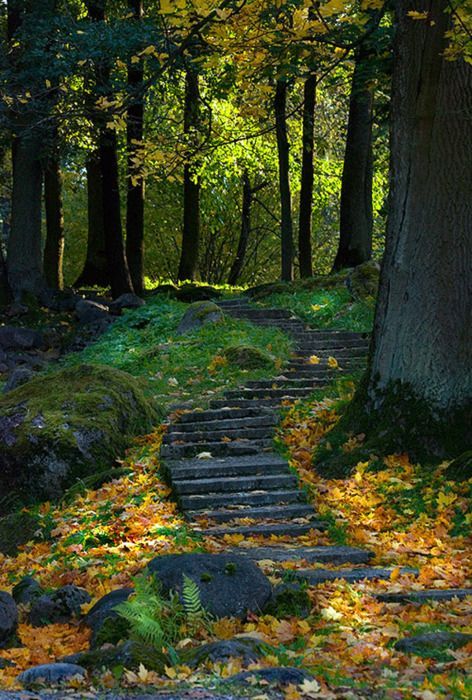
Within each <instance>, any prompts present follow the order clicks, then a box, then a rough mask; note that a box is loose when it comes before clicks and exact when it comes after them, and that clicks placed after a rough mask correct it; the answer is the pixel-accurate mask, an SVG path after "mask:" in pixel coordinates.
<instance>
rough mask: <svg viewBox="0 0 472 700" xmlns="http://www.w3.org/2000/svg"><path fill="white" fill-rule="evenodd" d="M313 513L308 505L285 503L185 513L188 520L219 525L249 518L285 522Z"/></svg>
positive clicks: (311, 507)
mask: <svg viewBox="0 0 472 700" xmlns="http://www.w3.org/2000/svg"><path fill="white" fill-rule="evenodd" d="M313 513H314V510H313V506H311V505H310V504H308V503H294V504H288V503H285V504H284V505H281V506H277V505H275V506H271V505H268V506H258V507H253V506H244V507H239V508H236V507H235V508H217V509H215V510H201V511H199V510H192V511H190V512H187V517H188V518H202V517H204V518H208V519H209V520H213V521H215V522H219V523H227V522H232V521H233V520H242V519H246V518H249V519H251V520H285V519H287V518H293V519H296V518H307V517H310V516H312V515H313Z"/></svg>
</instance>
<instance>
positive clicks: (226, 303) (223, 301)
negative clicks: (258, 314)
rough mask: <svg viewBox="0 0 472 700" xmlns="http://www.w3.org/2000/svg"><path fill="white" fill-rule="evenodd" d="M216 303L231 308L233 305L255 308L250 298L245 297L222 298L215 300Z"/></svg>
mask: <svg viewBox="0 0 472 700" xmlns="http://www.w3.org/2000/svg"><path fill="white" fill-rule="evenodd" d="M215 304H216V305H217V306H221V307H222V308H231V307H232V306H236V307H238V308H239V307H240V306H241V307H243V308H247V309H252V308H254V307H253V306H251V305H250V304H249V302H248V300H247V299H244V298H243V297H240V298H235V299H220V300H218V301H215Z"/></svg>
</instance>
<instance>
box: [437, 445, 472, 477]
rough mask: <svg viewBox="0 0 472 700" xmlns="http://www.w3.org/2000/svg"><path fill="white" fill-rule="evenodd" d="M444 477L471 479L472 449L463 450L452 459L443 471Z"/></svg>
mask: <svg viewBox="0 0 472 700" xmlns="http://www.w3.org/2000/svg"><path fill="white" fill-rule="evenodd" d="M443 476H444V478H445V479H450V480H451V481H468V480H469V479H472V450H469V451H468V452H463V453H462V454H461V455H459V457H456V458H455V459H453V460H452V462H451V463H450V464H448V466H447V467H446V469H445V470H444V472H443Z"/></svg>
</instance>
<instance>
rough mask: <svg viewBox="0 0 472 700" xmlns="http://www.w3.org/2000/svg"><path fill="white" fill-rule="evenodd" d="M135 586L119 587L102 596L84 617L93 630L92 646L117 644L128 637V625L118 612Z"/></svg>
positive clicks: (84, 620) (85, 622) (84, 621)
mask: <svg viewBox="0 0 472 700" xmlns="http://www.w3.org/2000/svg"><path fill="white" fill-rule="evenodd" d="M132 593H133V588H118V589H117V590H116V591H111V593H107V594H106V595H105V596H103V598H100V600H98V601H97V602H96V603H95V605H94V606H93V608H91V609H90V610H89V611H88V613H87V615H86V616H85V617H84V619H83V623H84V624H85V625H87V627H90V629H91V630H92V638H91V640H90V646H91V647H92V648H95V647H98V646H101V645H102V644H105V643H107V644H116V643H118V642H119V641H120V640H121V639H123V638H125V637H127V630H128V625H127V623H126V621H125V620H124V619H123V618H121V617H120V616H119V615H118V613H117V612H116V607H117V606H118V605H120V603H124V602H125V601H127V600H128V598H129V597H130V595H131V594H132Z"/></svg>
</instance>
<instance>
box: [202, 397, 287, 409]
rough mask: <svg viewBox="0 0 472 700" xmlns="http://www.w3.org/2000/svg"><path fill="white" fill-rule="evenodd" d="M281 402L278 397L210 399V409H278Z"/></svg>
mask: <svg viewBox="0 0 472 700" xmlns="http://www.w3.org/2000/svg"><path fill="white" fill-rule="evenodd" d="M296 400H297V399H296V398H292V399H290V402H294V401H296ZM280 403H281V400H280V399H279V398H278V397H274V398H269V399H254V398H247V399H212V400H211V401H210V406H211V408H213V409H215V410H218V409H223V408H242V409H247V408H253V407H255V406H257V407H258V408H273V409H278V408H279V407H280Z"/></svg>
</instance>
